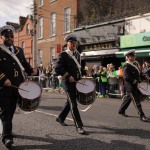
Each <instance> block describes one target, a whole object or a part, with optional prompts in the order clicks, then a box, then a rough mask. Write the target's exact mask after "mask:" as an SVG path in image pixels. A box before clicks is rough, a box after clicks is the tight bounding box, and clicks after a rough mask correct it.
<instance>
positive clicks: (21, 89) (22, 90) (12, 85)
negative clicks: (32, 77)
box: [11, 85, 29, 92]
mask: <svg viewBox="0 0 150 150" xmlns="http://www.w3.org/2000/svg"><path fill="white" fill-rule="evenodd" d="M11 86H12V87H14V88H16V89H19V90H22V91H26V92H29V91H27V90H24V89H22V88H19V87H17V86H14V85H11Z"/></svg>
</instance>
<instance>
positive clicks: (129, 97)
mask: <svg viewBox="0 0 150 150" xmlns="http://www.w3.org/2000/svg"><path fill="white" fill-rule="evenodd" d="M140 97H141V92H140V91H139V90H138V89H135V90H133V92H126V95H124V97H123V103H122V104H121V106H120V108H119V113H125V110H126V109H127V108H128V106H129V105H130V103H131V101H133V103H134V106H135V107H136V108H137V111H138V114H139V115H140V117H142V116H144V112H143V110H142V105H141V102H140Z"/></svg>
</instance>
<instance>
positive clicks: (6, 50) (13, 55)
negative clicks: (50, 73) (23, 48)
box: [0, 44, 25, 79]
mask: <svg viewBox="0 0 150 150" xmlns="http://www.w3.org/2000/svg"><path fill="white" fill-rule="evenodd" d="M0 47H1V48H2V49H3V50H5V52H6V53H8V54H9V55H10V56H12V57H13V58H14V59H15V60H16V62H17V63H18V65H19V67H20V68H21V72H22V75H23V77H24V79H25V74H24V71H25V69H24V67H23V66H22V64H21V63H20V60H19V59H18V58H17V56H16V55H15V54H14V53H12V52H11V51H10V50H9V49H8V48H7V47H6V46H5V45H3V44H0Z"/></svg>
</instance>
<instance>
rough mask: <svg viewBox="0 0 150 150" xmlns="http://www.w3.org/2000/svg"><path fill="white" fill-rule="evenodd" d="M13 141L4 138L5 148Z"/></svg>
mask: <svg viewBox="0 0 150 150" xmlns="http://www.w3.org/2000/svg"><path fill="white" fill-rule="evenodd" d="M13 143H14V142H13V140H11V139H5V142H4V144H5V146H6V148H11V146H12V144H13Z"/></svg>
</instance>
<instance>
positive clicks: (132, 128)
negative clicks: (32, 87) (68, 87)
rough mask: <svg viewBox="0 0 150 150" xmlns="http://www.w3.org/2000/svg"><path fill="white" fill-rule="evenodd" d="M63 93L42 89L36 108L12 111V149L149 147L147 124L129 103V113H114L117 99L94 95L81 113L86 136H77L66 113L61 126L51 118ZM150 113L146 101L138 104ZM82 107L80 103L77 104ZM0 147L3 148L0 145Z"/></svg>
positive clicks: (119, 149) (122, 149)
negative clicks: (87, 107)
mask: <svg viewBox="0 0 150 150" xmlns="http://www.w3.org/2000/svg"><path fill="white" fill-rule="evenodd" d="M65 99H66V96H65V95H64V94H58V93H56V94H55V93H46V92H43V94H42V98H41V103H40V106H39V108H38V109H37V110H36V111H34V112H32V113H24V112H22V111H21V112H20V113H18V112H16V114H15V116H14V120H13V124H14V128H13V132H14V133H15V138H14V142H15V144H14V146H13V148H12V149H14V150H92V149H93V150H150V124H149V123H144V122H141V121H140V119H139V118H138V115H137V111H136V109H135V108H134V106H133V104H131V105H130V107H129V108H128V110H127V114H128V115H129V116H130V117H128V118H124V117H122V116H120V115H118V114H117V111H118V108H119V106H120V104H121V99H100V98H97V99H96V101H95V103H94V104H93V106H92V108H90V109H89V110H88V111H87V112H81V116H82V120H83V122H84V125H85V127H84V128H85V130H86V131H88V133H89V134H88V135H79V134H78V133H77V132H76V130H75V126H74V123H73V120H72V117H71V115H70V114H69V116H68V118H67V120H66V123H67V124H68V125H69V126H67V127H63V126H61V125H59V124H58V123H57V122H56V121H55V120H56V117H57V115H58V114H59V112H60V110H61V109H62V106H63V104H64V102H65ZM142 105H143V109H144V112H145V113H146V114H147V115H148V116H150V109H149V108H150V102H148V101H145V102H143V103H142ZM79 107H80V109H83V106H79ZM0 150H5V147H4V146H3V145H2V144H0Z"/></svg>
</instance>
